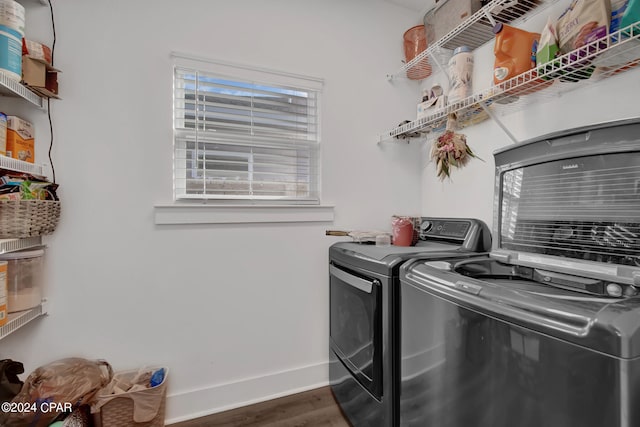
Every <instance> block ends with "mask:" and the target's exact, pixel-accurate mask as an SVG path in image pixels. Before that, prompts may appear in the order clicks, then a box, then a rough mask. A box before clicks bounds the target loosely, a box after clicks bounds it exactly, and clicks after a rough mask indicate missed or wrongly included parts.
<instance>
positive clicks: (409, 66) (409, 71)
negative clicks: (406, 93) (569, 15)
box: [387, 0, 557, 80]
mask: <svg viewBox="0 0 640 427" xmlns="http://www.w3.org/2000/svg"><path fill="white" fill-rule="evenodd" d="M556 1H557V0H492V1H491V2H489V3H488V4H487V5H485V6H484V7H483V8H482V9H480V10H479V11H477V12H476V13H474V14H473V15H471V16H470V17H469V18H467V19H466V20H465V21H464V22H462V23H461V24H460V25H458V26H457V27H455V28H454V29H453V30H451V31H450V32H449V33H447V34H446V35H445V36H444V37H442V38H441V39H440V40H437V41H435V42H433V43H432V42H429V47H428V48H427V49H426V50H424V51H422V52H421V53H419V54H418V55H417V56H416V57H415V58H413V59H412V60H411V61H409V62H407V63H406V64H404V65H403V66H402V67H401V68H400V69H399V70H398V71H396V72H395V73H393V74H389V75H387V78H388V79H389V80H392V79H395V78H407V77H408V78H412V79H414V80H416V79H421V78H426V77H428V76H429V75H430V74H431V70H432V66H431V62H432V60H433V59H434V58H436V60H435V61H434V62H435V63H436V65H438V60H437V58H438V57H439V56H440V55H441V54H440V52H441V51H442V49H448V50H453V49H455V48H456V47H458V46H469V47H470V48H472V49H476V48H478V47H480V46H482V45H483V44H485V43H486V42H488V41H489V40H491V39H493V38H494V37H495V35H494V33H493V26H494V25H495V24H496V23H497V22H502V23H505V24H507V23H512V24H515V23H517V22H520V21H523V20H525V19H526V18H527V17H529V16H531V15H532V12H534V11H535V13H538V12H539V11H541V10H543V9H544V7H546V6H550V5H551V4H553V3H555V2H556ZM416 76H418V78H416Z"/></svg>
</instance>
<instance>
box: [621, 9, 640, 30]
mask: <svg viewBox="0 0 640 427" xmlns="http://www.w3.org/2000/svg"><path fill="white" fill-rule="evenodd" d="M635 23H638V25H635V26H634V28H633V35H634V36H635V35H637V34H638V33H639V32H640V1H638V0H629V3H627V8H626V10H625V12H624V15H622V19H621V20H620V28H621V29H622V28H626V27H628V26H629V25H631V24H635ZM628 36H630V34H629V35H628Z"/></svg>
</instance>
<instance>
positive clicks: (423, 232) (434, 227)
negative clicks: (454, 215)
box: [420, 218, 471, 240]
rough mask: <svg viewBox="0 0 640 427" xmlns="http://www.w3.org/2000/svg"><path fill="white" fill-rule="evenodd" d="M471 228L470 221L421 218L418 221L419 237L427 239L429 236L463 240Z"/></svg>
mask: <svg viewBox="0 0 640 427" xmlns="http://www.w3.org/2000/svg"><path fill="white" fill-rule="evenodd" d="M470 228H471V221H469V220H456V219H442V218H422V221H421V222H420V239H422V240H427V239H428V238H430V237H434V238H447V239H460V240H464V238H465V237H467V233H468V232H469V229H470Z"/></svg>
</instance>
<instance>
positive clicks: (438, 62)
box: [429, 51, 451, 86]
mask: <svg viewBox="0 0 640 427" xmlns="http://www.w3.org/2000/svg"><path fill="white" fill-rule="evenodd" d="M429 56H430V57H431V60H432V61H433V63H434V64H436V67H438V69H439V70H440V71H441V72H442V74H444V76H445V77H446V78H447V86H449V85H450V84H451V78H450V77H449V73H448V72H447V69H446V67H444V66H443V65H442V64H440V61H438V58H437V57H436V56H435V55H434V53H433V51H431V52H429Z"/></svg>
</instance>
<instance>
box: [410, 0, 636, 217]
mask: <svg viewBox="0 0 640 427" xmlns="http://www.w3.org/2000/svg"><path fill="white" fill-rule="evenodd" d="M567 5H568V2H567V1H565V0H560V1H558V2H557V3H555V4H554V5H553V6H551V7H549V8H548V9H546V10H544V11H543V12H541V13H539V14H537V15H536V16H534V17H532V18H531V19H529V20H527V21H526V22H524V23H522V24H520V25H518V26H519V27H520V28H523V29H525V30H528V31H532V32H540V31H541V30H542V27H543V26H544V24H545V22H546V21H547V17H548V16H551V17H552V18H553V19H556V18H557V17H558V16H559V15H560V13H561V12H562V11H563V10H564V8H566V6H567ZM493 45H494V43H493V41H490V42H488V43H487V44H485V45H484V46H482V47H480V48H479V49H477V50H476V51H475V52H474V60H475V64H474V65H475V68H474V77H473V78H474V80H473V84H474V92H476V91H481V90H483V89H486V88H489V87H490V86H491V83H492V71H493V61H494V54H493ZM639 77H640V68H636V69H632V70H629V71H627V72H625V73H622V74H619V75H617V76H614V77H611V78H609V79H607V80H604V81H601V82H596V83H594V84H587V85H581V86H580V88H579V89H576V90H572V91H569V92H565V93H563V94H562V95H551V96H549V97H545V98H543V99H542V100H541V101H538V102H535V103H534V104H532V105H530V106H528V107H527V108H525V109H523V110H521V111H518V112H513V111H511V112H507V113H504V112H502V113H501V112H500V110H496V113H497V115H498V117H499V118H500V120H501V121H502V123H503V124H504V125H505V126H506V127H507V128H508V130H509V132H511V133H512V134H513V135H514V136H515V138H516V139H517V140H518V141H524V140H528V139H531V138H535V137H538V136H541V135H545V134H548V133H551V132H557V131H561V130H563V129H570V128H574V127H579V126H586V125H590V124H595V123H601V122H607V121H611V120H617V119H627V118H632V117H640V103H638V99H637V98H638V89H637V82H638V78H639ZM434 81H439V82H446V78H443V76H442V75H434V76H433V77H432V78H430V79H425V80H424V81H423V82H422V83H421V84H422V85H423V86H424V87H431V85H432V84H433V82H434ZM460 132H462V133H463V134H465V135H466V136H467V142H468V144H469V146H470V147H471V148H472V150H473V151H474V152H475V153H476V154H477V155H478V156H479V157H480V158H482V159H483V160H484V161H479V160H476V159H472V160H471V161H470V162H469V163H468V164H467V166H465V167H464V168H463V169H456V170H454V171H453V172H452V174H451V180H444V181H443V182H441V181H439V180H438V179H437V178H436V170H435V164H434V163H433V162H430V161H429V158H428V156H427V154H428V150H429V149H430V146H431V143H430V142H429V143H424V144H423V147H422V149H423V160H422V161H423V174H422V194H423V199H422V200H423V205H422V214H424V215H431V216H468V217H477V218H480V219H482V220H484V221H485V222H486V223H487V225H489V227H491V228H493V224H492V221H493V189H494V159H493V151H494V150H496V149H498V148H501V147H504V146H507V145H510V144H512V143H513V141H512V140H511V139H510V138H509V137H508V136H507V134H506V133H505V132H503V131H502V129H501V128H500V127H499V126H498V125H497V124H496V123H495V122H494V121H492V120H491V119H489V120H487V121H485V122H483V123H481V124H479V125H476V126H472V127H467V128H464V129H462V130H461V131H460Z"/></svg>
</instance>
